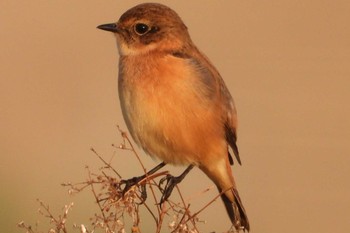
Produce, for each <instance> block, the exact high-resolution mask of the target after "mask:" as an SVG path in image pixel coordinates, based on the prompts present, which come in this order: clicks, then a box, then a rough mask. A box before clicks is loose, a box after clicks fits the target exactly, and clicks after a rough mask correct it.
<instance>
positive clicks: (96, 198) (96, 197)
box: [88, 169, 110, 230]
mask: <svg viewBox="0 0 350 233" xmlns="http://www.w3.org/2000/svg"><path fill="white" fill-rule="evenodd" d="M88 175H89V184H90V187H91V191H92V193H93V194H94V197H95V201H96V203H97V205H98V207H99V209H100V212H101V214H102V216H103V221H104V223H106V225H107V228H108V230H110V229H109V225H108V221H107V218H106V216H105V213H104V212H103V207H102V206H101V204H100V201H99V199H98V196H97V194H96V191H95V188H94V185H93V182H91V181H92V178H91V172H90V170H89V169H88Z"/></svg>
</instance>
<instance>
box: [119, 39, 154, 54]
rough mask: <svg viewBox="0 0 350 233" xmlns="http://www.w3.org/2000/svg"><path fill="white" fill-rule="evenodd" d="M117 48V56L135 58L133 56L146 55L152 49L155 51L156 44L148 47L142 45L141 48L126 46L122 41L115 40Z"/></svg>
mask: <svg viewBox="0 0 350 233" xmlns="http://www.w3.org/2000/svg"><path fill="white" fill-rule="evenodd" d="M117 47H118V51H119V54H120V55H121V56H135V55H141V54H146V53H148V52H150V51H152V50H154V49H156V48H157V47H158V46H157V44H156V43H151V44H148V45H142V46H138V47H135V46H128V45H127V44H126V43H125V42H124V41H120V40H118V39H117Z"/></svg>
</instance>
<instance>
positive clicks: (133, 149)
mask: <svg viewBox="0 0 350 233" xmlns="http://www.w3.org/2000/svg"><path fill="white" fill-rule="evenodd" d="M118 129H119V131H120V132H121V134H122V137H123V138H125V139H126V141H127V142H128V144H129V146H130V148H131V150H132V151H133V153H134V155H135V156H136V158H137V160H138V161H139V163H140V165H141V167H142V169H143V172H144V173H145V175H146V177H148V175H147V170H146V168H145V166H144V165H143V163H142V161H141V159H140V156H139V155H138V154H137V152H136V150H135V148H134V146H133V144H132V143H131V141H130V139H129V137H128V136H127V134H126V133H125V132H124V131H122V130H121V129H120V128H119V126H118ZM152 181H153V180H152ZM153 182H154V181H153ZM154 184H155V185H157V184H156V183H155V182H154ZM149 187H150V189H151V192H152V196H153V199H154V201H155V203H157V197H156V195H155V192H154V190H153V187H152V185H150V184H149ZM157 211H158V215H160V213H161V211H160V208H159V206H158V205H157Z"/></svg>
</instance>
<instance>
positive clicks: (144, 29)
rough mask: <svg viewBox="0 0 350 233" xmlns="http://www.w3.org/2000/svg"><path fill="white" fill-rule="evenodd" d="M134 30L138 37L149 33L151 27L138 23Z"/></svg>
mask: <svg viewBox="0 0 350 233" xmlns="http://www.w3.org/2000/svg"><path fill="white" fill-rule="evenodd" d="M134 30H135V32H136V33H137V34H138V35H140V36H142V35H144V34H146V33H147V32H148V31H149V26H148V25H147V24H144V23H137V24H136V25H135V27H134Z"/></svg>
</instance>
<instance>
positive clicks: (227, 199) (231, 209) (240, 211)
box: [218, 187, 250, 231]
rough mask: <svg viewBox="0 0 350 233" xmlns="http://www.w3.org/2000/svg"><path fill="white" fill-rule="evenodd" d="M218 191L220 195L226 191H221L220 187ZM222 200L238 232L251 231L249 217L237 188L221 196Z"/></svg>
mask: <svg viewBox="0 0 350 233" xmlns="http://www.w3.org/2000/svg"><path fill="white" fill-rule="evenodd" d="M218 190H219V192H220V193H221V192H222V191H225V190H221V188H220V187H218ZM221 199H222V201H223V202H224V205H225V208H226V211H227V214H228V216H229V217H230V219H231V222H232V224H233V226H234V227H235V228H236V230H243V231H245V230H247V231H249V230H250V226H249V221H248V217H247V214H246V212H245V209H244V207H243V204H242V201H241V198H240V197H239V194H238V191H237V189H236V188H235V187H232V188H230V189H229V190H227V191H226V192H224V193H223V194H222V195H221ZM232 199H233V200H232Z"/></svg>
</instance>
